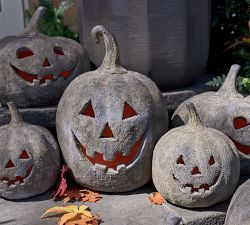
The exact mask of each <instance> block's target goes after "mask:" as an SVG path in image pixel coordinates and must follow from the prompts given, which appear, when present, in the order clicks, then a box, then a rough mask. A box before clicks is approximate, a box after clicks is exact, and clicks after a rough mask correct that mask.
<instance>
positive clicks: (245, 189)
mask: <svg viewBox="0 0 250 225" xmlns="http://www.w3.org/2000/svg"><path fill="white" fill-rule="evenodd" d="M249 205H250V179H249V180H247V181H246V182H245V183H243V184H242V185H241V186H240V187H239V188H238V189H237V191H236V192H235V193H234V195H233V197H232V199H231V202H230V205H229V207H228V210H227V216H226V220H225V225H232V224H233V225H249V224H250V207H249Z"/></svg>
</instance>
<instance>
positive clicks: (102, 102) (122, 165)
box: [56, 25, 168, 192]
mask: <svg viewBox="0 0 250 225" xmlns="http://www.w3.org/2000/svg"><path fill="white" fill-rule="evenodd" d="M92 36H93V38H94V39H95V40H96V41H97V42H98V41H99V40H100V38H101V37H103V39H104V43H105V46H106V54H105V57H104V60H103V63H102V65H101V66H100V67H99V68H98V69H97V70H96V71H91V72H87V73H84V74H83V75H81V76H79V77H77V78H76V79H75V80H74V81H73V82H72V83H71V84H70V85H69V86H68V87H67V88H66V90H65V92H64V94H63V96H62V98H61V100H60V102H59V105H58V109H57V118H56V122H57V123H56V124H57V135H58V140H59V144H60V146H61V149H62V152H63V155H64V158H65V161H66V162H67V165H68V166H69V168H70V169H71V171H72V174H73V176H74V178H75V179H76V181H77V182H78V183H80V184H81V185H84V186H86V187H89V188H92V189H95V190H99V191H106V192H122V191H129V190H132V189H135V188H138V187H140V186H142V185H144V184H145V183H146V182H148V181H149V180H150V179H151V160H152V152H153V148H154V144H155V143H156V141H157V140H158V139H159V138H160V136H161V135H162V134H163V133H164V132H165V131H166V130H167V128H168V113H167V110H166V109H165V107H164V104H163V98H162V95H161V92H160V91H159V89H158V88H157V86H156V85H155V84H154V83H153V82H152V81H151V80H150V79H149V78H147V77H146V76H144V75H142V74H139V73H136V72H133V71H128V70H126V69H125V68H123V67H122V66H121V65H120V64H119V56H118V49H117V45H116V42H115V39H114V37H113V36H112V35H111V34H110V33H109V32H108V30H106V28H104V27H103V26H101V25H98V26H96V27H94V28H93V30H92Z"/></svg>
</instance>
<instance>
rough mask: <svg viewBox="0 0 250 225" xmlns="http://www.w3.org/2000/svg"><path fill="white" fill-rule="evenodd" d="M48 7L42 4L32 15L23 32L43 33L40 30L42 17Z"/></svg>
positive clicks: (30, 33)
mask: <svg viewBox="0 0 250 225" xmlns="http://www.w3.org/2000/svg"><path fill="white" fill-rule="evenodd" d="M45 11H46V8H44V7H43V6H40V7H38V8H37V10H36V11H35V13H34V14H33V16H32V17H31V19H30V21H29V23H28V25H27V27H26V28H25V29H24V31H23V34H29V35H32V34H37V33H41V32H40V18H41V17H42V16H43V14H44V13H45Z"/></svg>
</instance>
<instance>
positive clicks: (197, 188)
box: [152, 103, 240, 208]
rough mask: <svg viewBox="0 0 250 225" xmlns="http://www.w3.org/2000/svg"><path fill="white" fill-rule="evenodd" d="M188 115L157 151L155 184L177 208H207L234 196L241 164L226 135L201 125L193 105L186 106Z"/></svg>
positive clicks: (154, 171) (159, 145)
mask: <svg viewBox="0 0 250 225" xmlns="http://www.w3.org/2000/svg"><path fill="white" fill-rule="evenodd" d="M187 111H188V114H189V121H188V123H187V125H184V126H181V127H178V128H174V129H172V130H170V131H169V132H168V133H166V134H165V135H164V136H163V137H162V138H161V139H160V140H159V142H158V143H157V145H156V147H155V149H154V155H153V168H152V171H153V181H154V184H155V187H156V189H157V190H158V191H159V192H160V193H161V194H162V195H163V196H164V197H165V198H166V199H167V200H168V201H170V202H172V203H174V204H176V205H180V206H184V207H188V208H196V207H208V206H211V205H214V204H216V203H218V202H221V201H223V200H225V199H227V198H228V197H230V195H231V194H232V193H233V191H234V190H235V188H236V186H237V183H238V180H239V175H240V160H239V157H238V153H237V150H236V148H235V145H234V144H233V142H232V141H231V140H230V139H229V138H228V137H227V136H226V135H224V134H223V133H222V132H220V131H217V130H215V129H212V128H208V127H205V126H203V125H202V123H201V121H200V118H199V116H198V114H197V112H196V110H195V108H194V105H193V104H192V103H190V104H187Z"/></svg>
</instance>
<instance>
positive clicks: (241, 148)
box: [229, 137, 250, 155]
mask: <svg viewBox="0 0 250 225" xmlns="http://www.w3.org/2000/svg"><path fill="white" fill-rule="evenodd" d="M229 138H230V139H231V140H232V141H233V142H234V144H235V146H236V148H237V149H238V151H240V152H242V153H244V154H246V155H249V154H250V146H247V145H243V144H241V143H239V142H237V141H235V140H234V139H232V138H231V137H229Z"/></svg>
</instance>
